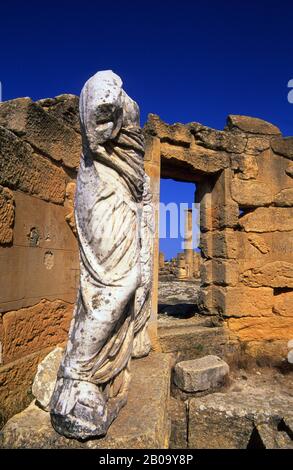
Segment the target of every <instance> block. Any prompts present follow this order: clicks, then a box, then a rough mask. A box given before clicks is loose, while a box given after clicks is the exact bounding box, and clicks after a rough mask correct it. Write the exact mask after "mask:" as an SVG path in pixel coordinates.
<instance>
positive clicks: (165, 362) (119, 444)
mask: <svg viewBox="0 0 293 470" xmlns="http://www.w3.org/2000/svg"><path fill="white" fill-rule="evenodd" d="M131 367H132V382H131V387H130V392H129V396H128V402H127V404H126V406H125V407H124V408H123V409H122V410H121V412H120V414H119V416H118V418H117V419H116V420H115V421H114V422H113V424H112V425H111V427H110V428H109V431H108V434H107V436H106V437H104V438H101V439H92V440H89V441H86V442H80V441H77V440H75V439H67V438H65V437H63V436H60V435H59V434H58V433H56V431H55V430H54V429H53V428H52V425H51V421H50V414H49V413H47V412H46V411H43V410H42V409H40V408H39V407H38V406H37V405H36V404H35V403H34V402H33V403H31V405H30V406H29V407H28V408H26V409H25V410H24V411H22V412H21V413H19V414H17V415H15V416H14V417H13V418H11V419H10V420H9V421H8V422H7V423H6V425H5V426H4V428H3V430H2V432H1V433H0V448H6V449H11V448H13V449H18V448H42V449H66V448H76V449H80V448H91V449H167V448H168V446H169V437H170V422H169V416H168V402H169V395H170V373H171V364H170V357H169V356H168V355H166V354H161V353H152V354H150V355H149V356H148V357H146V358H143V359H137V360H133V361H132V364H131Z"/></svg>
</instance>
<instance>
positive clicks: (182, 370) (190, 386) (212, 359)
mask: <svg viewBox="0 0 293 470" xmlns="http://www.w3.org/2000/svg"><path fill="white" fill-rule="evenodd" d="M228 374H229V366H228V364H227V363H226V362H224V361H223V360H222V359H221V358H219V357H217V356H204V357H202V358H200V359H193V360H190V361H182V362H178V363H177V364H176V366H175V374H174V382H175V384H176V385H177V387H179V388H180V389H181V390H183V391H185V392H199V391H203V390H208V389H213V388H215V387H218V386H220V385H222V384H223V382H224V381H225V379H226V377H227V375H228Z"/></svg>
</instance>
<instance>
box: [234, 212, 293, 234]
mask: <svg viewBox="0 0 293 470" xmlns="http://www.w3.org/2000/svg"><path fill="white" fill-rule="evenodd" d="M239 223H240V226H241V227H243V229H244V230H245V231H246V232H258V233H262V232H274V231H276V230H277V231H279V232H282V231H284V232H287V231H289V230H293V207H292V208H291V207H290V208H289V207H258V208H257V209H255V210H254V211H253V212H251V213H249V214H246V215H243V216H242V217H241V218H240V220H239Z"/></svg>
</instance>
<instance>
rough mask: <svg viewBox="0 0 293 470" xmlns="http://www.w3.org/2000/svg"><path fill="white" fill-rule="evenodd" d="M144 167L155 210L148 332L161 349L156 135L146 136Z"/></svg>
mask: <svg viewBox="0 0 293 470" xmlns="http://www.w3.org/2000/svg"><path fill="white" fill-rule="evenodd" d="M144 169H145V172H146V174H147V175H148V176H149V177H150V185H151V193H152V198H153V205H154V210H155V234H154V236H155V239H154V245H153V281H152V289H151V312H150V319H149V322H148V333H149V336H150V340H151V343H152V348H153V349H154V350H155V351H161V347H160V343H159V340H158V327H157V320H158V279H159V203H160V177H161V142H160V139H159V138H158V137H153V136H146V142H145V156H144Z"/></svg>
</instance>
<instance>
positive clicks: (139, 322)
mask: <svg viewBox="0 0 293 470" xmlns="http://www.w3.org/2000/svg"><path fill="white" fill-rule="evenodd" d="M80 119H81V128H82V134H83V155H82V157H81V162H80V168H79V172H78V177H77V188H76V195H75V219H76V228H77V234H78V242H79V249H80V288H79V292H78V298H77V302H76V306H75V310H74V314H73V320H72V323H71V327H70V331H69V339H68V344H67V348H66V351H65V354H64V358H63V361H62V363H61V366H60V369H59V372H58V379H57V382H56V386H55V390H54V393H53V397H52V400H51V416H52V424H53V426H54V427H55V429H56V430H57V431H58V432H60V433H62V434H64V435H66V436H68V437H79V438H86V437H89V436H96V435H103V434H105V433H106V432H107V429H108V427H109V425H110V424H111V422H112V420H113V419H114V418H115V417H116V416H117V414H118V412H119V410H120V408H121V407H122V406H123V405H124V404H125V402H126V398H127V390H128V386H129V381H130V368H129V366H130V359H131V356H135V357H141V356H143V355H146V354H148V352H149V350H150V343H149V340H148V336H147V331H146V322H147V319H148V316H149V313H150V311H149V309H150V302H149V293H150V284H151V271H152V269H151V262H152V238H153V209H152V204H151V196H150V189H149V179H148V177H147V176H146V174H145V172H144V168H143V156H144V139H143V135H142V131H141V128H140V126H139V109H138V106H137V104H136V103H135V102H134V101H133V100H131V99H130V98H129V97H128V96H127V95H126V93H125V92H124V91H123V90H122V82H121V80H120V78H119V77H118V76H117V75H115V74H114V73H113V72H110V71H106V72H98V73H97V74H96V75H94V77H92V78H91V79H90V80H89V81H88V82H87V83H86V84H85V86H84V88H83V90H82V94H81V99H80Z"/></svg>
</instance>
